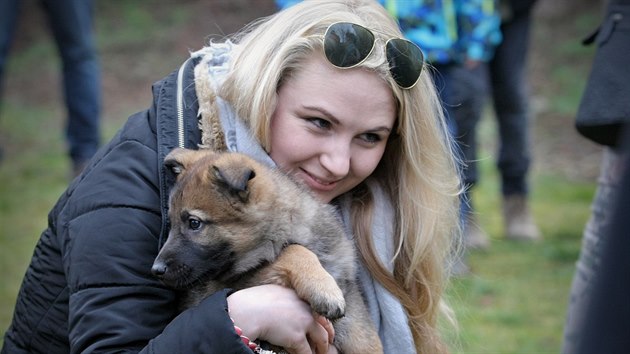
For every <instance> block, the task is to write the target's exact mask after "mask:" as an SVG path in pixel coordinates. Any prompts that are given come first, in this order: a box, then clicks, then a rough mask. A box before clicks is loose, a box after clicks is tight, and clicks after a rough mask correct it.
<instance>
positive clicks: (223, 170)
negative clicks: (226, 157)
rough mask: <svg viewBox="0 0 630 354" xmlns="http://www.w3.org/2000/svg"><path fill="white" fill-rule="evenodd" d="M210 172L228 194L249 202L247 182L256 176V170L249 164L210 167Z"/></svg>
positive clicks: (243, 201)
mask: <svg viewBox="0 0 630 354" xmlns="http://www.w3.org/2000/svg"><path fill="white" fill-rule="evenodd" d="M210 173H211V174H213V175H214V177H215V179H216V182H217V185H218V186H219V187H220V188H223V189H224V190H225V192H227V194H228V195H230V196H232V197H237V198H238V199H239V200H240V201H241V202H242V203H245V202H247V199H248V197H249V189H248V188H247V184H248V183H249V181H250V180H251V179H252V178H254V177H256V172H254V170H252V169H251V168H250V167H248V166H242V165H235V166H227V167H219V166H217V165H213V166H212V167H210Z"/></svg>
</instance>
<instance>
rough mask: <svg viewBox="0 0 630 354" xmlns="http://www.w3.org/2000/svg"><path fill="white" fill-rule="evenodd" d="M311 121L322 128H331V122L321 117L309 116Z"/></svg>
mask: <svg viewBox="0 0 630 354" xmlns="http://www.w3.org/2000/svg"><path fill="white" fill-rule="evenodd" d="M307 120H308V121H309V122H311V123H312V124H313V125H315V126H316V127H318V128H321V129H329V128H330V126H331V124H330V122H329V121H327V120H325V119H321V118H308V119H307Z"/></svg>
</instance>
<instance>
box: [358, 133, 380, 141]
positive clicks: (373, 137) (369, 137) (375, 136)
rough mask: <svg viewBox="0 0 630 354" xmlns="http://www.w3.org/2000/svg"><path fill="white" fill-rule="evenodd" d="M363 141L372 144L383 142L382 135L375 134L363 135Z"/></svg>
mask: <svg viewBox="0 0 630 354" xmlns="http://www.w3.org/2000/svg"><path fill="white" fill-rule="evenodd" d="M361 139H363V141H365V142H367V143H370V144H376V143H378V142H380V141H381V140H382V139H381V136H380V135H378V134H373V133H366V134H362V135H361Z"/></svg>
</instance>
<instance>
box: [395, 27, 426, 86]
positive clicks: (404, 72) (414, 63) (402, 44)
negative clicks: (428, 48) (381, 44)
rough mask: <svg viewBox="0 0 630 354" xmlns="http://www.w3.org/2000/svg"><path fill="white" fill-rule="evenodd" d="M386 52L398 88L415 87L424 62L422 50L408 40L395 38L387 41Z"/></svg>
mask: <svg viewBox="0 0 630 354" xmlns="http://www.w3.org/2000/svg"><path fill="white" fill-rule="evenodd" d="M386 51H387V61H388V62H389V70H390V72H391V73H392V77H393V78H394V80H395V81H396V83H397V84H398V86H400V87H402V88H405V89H406V88H410V87H412V86H413V85H415V84H416V82H417V81H418V78H419V77H420V73H421V72H422V65H423V62H424V55H423V54H422V50H420V48H419V47H418V46H417V45H415V44H413V43H412V42H410V41H408V40H405V39H400V38H394V39H390V40H389V41H387V46H386Z"/></svg>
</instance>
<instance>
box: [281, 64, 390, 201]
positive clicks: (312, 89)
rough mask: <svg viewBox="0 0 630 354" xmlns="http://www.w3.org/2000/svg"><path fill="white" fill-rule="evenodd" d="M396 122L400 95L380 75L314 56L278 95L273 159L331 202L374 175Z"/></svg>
mask: <svg viewBox="0 0 630 354" xmlns="http://www.w3.org/2000/svg"><path fill="white" fill-rule="evenodd" d="M395 120H396V105H395V102H394V97H393V95H392V92H391V89H390V88H389V86H388V85H387V83H386V82H385V81H384V80H383V79H381V78H380V77H379V76H378V74H376V73H373V72H369V71H367V70H365V69H359V68H353V69H338V68H335V67H333V66H332V65H330V64H329V63H328V62H327V61H326V59H325V58H324V57H323V56H314V57H313V58H311V59H310V60H309V61H308V62H306V63H305V66H304V67H303V69H302V70H300V71H299V72H296V73H295V74H294V75H293V76H292V77H290V78H289V79H288V80H287V81H286V82H284V84H283V85H282V86H281V88H280V90H279V91H278V104H277V107H276V110H275V112H274V115H273V117H272V121H271V133H270V134H271V146H270V156H271V158H272V159H273V160H274V161H275V163H276V164H277V165H278V167H279V168H280V169H281V170H283V171H285V172H287V173H289V174H292V175H294V176H295V177H297V178H298V179H299V180H301V181H303V182H304V183H305V184H306V185H307V186H308V187H309V188H310V189H311V190H312V191H313V192H314V193H315V194H316V195H317V197H318V198H319V199H320V200H322V201H324V202H330V201H331V200H332V199H334V198H335V197H337V196H339V195H341V194H343V193H345V192H347V191H349V190H351V189H352V188H354V187H355V186H357V185H358V184H359V183H361V182H362V181H363V180H365V179H366V178H367V177H368V176H369V175H370V174H371V173H372V172H373V171H374V169H375V168H376V166H377V165H378V163H379V161H380V160H381V157H382V156H383V153H384V151H385V146H386V144H387V139H388V137H389V135H390V134H392V133H393V132H392V129H393V127H394V123H395Z"/></svg>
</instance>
